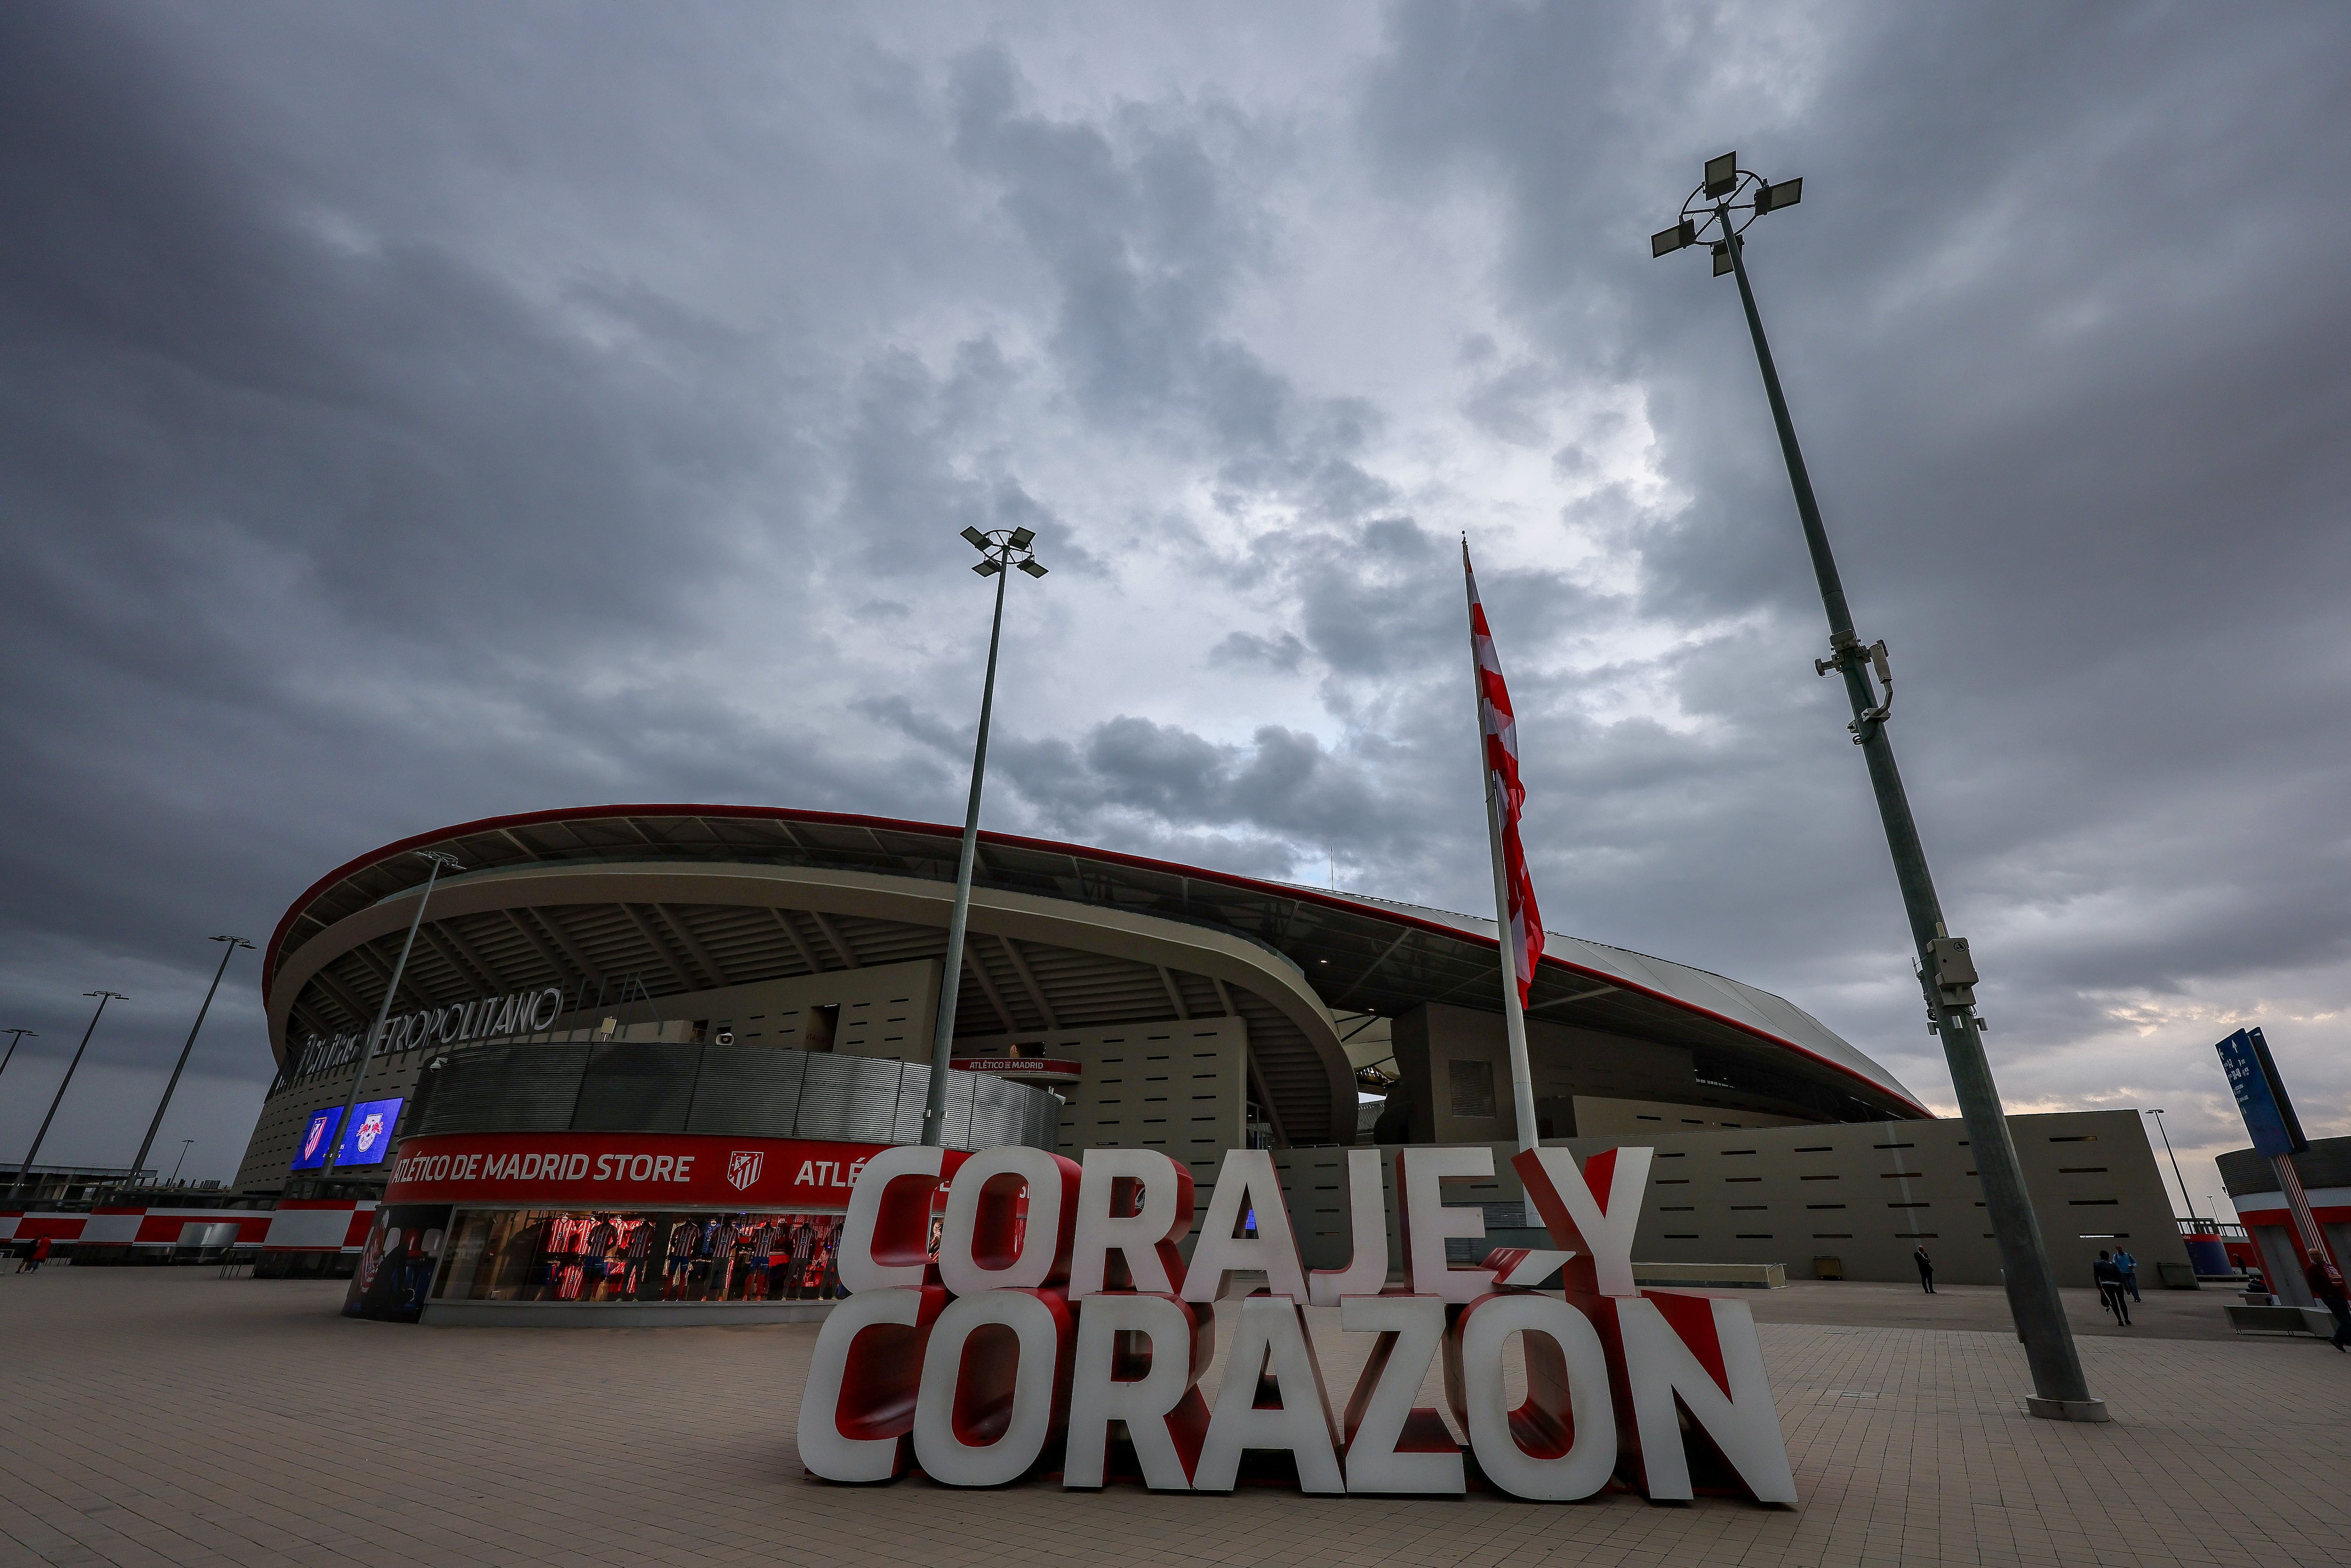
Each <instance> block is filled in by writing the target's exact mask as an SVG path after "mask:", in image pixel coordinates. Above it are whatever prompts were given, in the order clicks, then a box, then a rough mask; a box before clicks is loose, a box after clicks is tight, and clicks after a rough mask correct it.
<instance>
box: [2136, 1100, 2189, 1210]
mask: <svg viewBox="0 0 2351 1568" xmlns="http://www.w3.org/2000/svg"><path fill="white" fill-rule="evenodd" d="M2147 1114H2148V1115H2150V1116H2152V1117H2154V1118H2155V1130H2156V1131H2157V1132H2158V1133H2162V1134H2163V1152H2164V1153H2165V1154H2167V1155H2170V1156H2171V1175H2172V1178H2173V1179H2174V1180H2176V1181H2178V1182H2179V1201H2180V1202H2182V1203H2184V1204H2186V1205H2187V1206H2188V1220H2189V1224H2191V1225H2195V1224H2201V1223H2202V1221H2200V1220H2199V1219H2198V1218H2196V1200H2195V1199H2194V1198H2192V1197H2189V1196H2188V1178H2187V1177H2186V1176H2183V1175H2181V1174H2180V1170H2179V1153H2178V1152H2177V1151H2176V1150H2174V1149H2173V1148H2172V1146H2171V1134H2169V1133H2168V1132H2166V1131H2165V1129H2164V1125H2163V1113H2162V1112H2160V1111H2149V1112H2148V1113H2147Z"/></svg>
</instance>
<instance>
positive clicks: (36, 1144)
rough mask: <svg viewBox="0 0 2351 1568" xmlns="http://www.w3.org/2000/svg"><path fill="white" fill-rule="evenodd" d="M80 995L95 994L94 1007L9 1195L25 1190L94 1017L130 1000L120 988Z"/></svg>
mask: <svg viewBox="0 0 2351 1568" xmlns="http://www.w3.org/2000/svg"><path fill="white" fill-rule="evenodd" d="M82 995H83V996H85V997H96V998H98V1009H97V1010H96V1011H95V1012H92V1013H91V1014H90V1015H89V1028H88V1029H86V1030H82V1031H81V1043H80V1044H79V1045H78V1046H75V1047H74V1053H73V1060H72V1061H68V1062H67V1063H66V1075H65V1078H64V1079H63V1081H61V1082H59V1083H58V1084H57V1097H56V1098H55V1099H53V1100H51V1101H50V1102H49V1113H48V1114H47V1115H46V1116H44V1117H42V1118H41V1130H40V1131H39V1132H37V1133H36V1134H33V1146H32V1147H31V1148H29V1149H27V1150H26V1151H25V1163H24V1164H23V1165H20V1166H17V1167H16V1181H15V1182H13V1183H12V1184H10V1186H9V1187H8V1196H9V1197H11V1198H14V1197H16V1195H17V1194H18V1193H20V1192H22V1191H24V1190H25V1176H26V1173H27V1172H29V1171H30V1170H31V1169H32V1168H33V1162H34V1161H35V1160H37V1159H38V1158H40V1155H41V1140H43V1139H44V1138H47V1136H48V1135H49V1124H50V1123H51V1122H54V1121H56V1120H57V1107H58V1106H59V1105H62V1104H64V1103H65V1098H66V1085H67V1084H68V1083H71V1082H73V1075H74V1069H75V1068H77V1067H79V1066H80V1065H81V1053H82V1052H83V1051H88V1050H89V1037H90V1036H91V1035H94V1034H96V1033H97V1032H98V1020H99V1019H101V1018H103V1017H105V1016H106V1004H107V1003H109V1002H127V1001H129V1000H130V999H131V998H129V997H126V996H124V995H123V994H122V993H121V992H120V991H84V992H83V993H82ZM28 1032H29V1031H28Z"/></svg>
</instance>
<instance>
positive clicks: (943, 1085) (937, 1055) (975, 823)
mask: <svg viewBox="0 0 2351 1568" xmlns="http://www.w3.org/2000/svg"><path fill="white" fill-rule="evenodd" d="M963 537H964V538H965V539H966V540H967V541H968V542H969V543H970V545H971V547H972V549H976V550H977V551H978V552H979V553H980V555H981V557H982V558H983V559H981V561H980V563H979V564H978V565H977V566H975V567H973V568H972V569H971V570H974V571H976V572H977V573H978V574H979V575H980V576H982V577H992V578H994V579H996V619H995V621H994V622H991V623H990V625H989V627H988V632H987V679H986V680H985V681H984V682H983V683H982V684H981V685H980V689H979V741H978V744H977V745H976V746H975V747H973V748H972V754H971V799H970V801H969V802H968V803H967V805H966V806H965V808H964V813H963V852H962V853H961V854H959V855H957V856H956V888H955V906H954V908H953V909H952V910H951V911H950V912H949V914H948V915H947V951H946V967H945V968H944V969H942V970H941V971H940V972H939V1009H938V1025H937V1027H936V1028H935V1029H934V1030H932V1033H931V1092H930V1096H929V1098H928V1099H927V1100H925V1102H924V1103H923V1143H924V1144H925V1145H926V1146H936V1145H939V1144H940V1143H942V1142H944V1141H945V1134H946V1122H947V1071H948V1070H947V1062H948V1061H949V1060H950V1059H951V1058H952V1057H953V1056H954V1055H955V1026H956V993H957V992H958V991H959V990H961V988H962V987H963V941H964V931H965V928H966V927H967V926H968V925H970V923H971V870H972V863H973V862H975V861H976V860H977V858H978V855H979V790H980V786H981V784H982V783H984V782H985V781H986V779H987V721H988V719H989V718H990V717H991V716H993V715H994V713H995V709H996V653H997V648H998V645H999V644H1000V643H1002V642H1003V640H1004V585H1005V584H1006V583H1007V582H1008V581H1010V580H1011V575H1010V574H1009V573H1008V572H1007V571H1006V570H1004V569H1005V568H1006V567H1008V566H1011V567H1019V569H1020V570H1022V571H1025V572H1027V573H1028V574H1029V576H1031V577H1042V576H1044V575H1045V568H1044V567H1043V565H1041V564H1040V562H1039V561H1038V559H1037V558H1036V556H1035V555H1034V554H1033V553H1032V552H1031V551H1030V549H1029V546H1030V545H1032V544H1034V543H1035V542H1036V540H1037V534H1036V531H1035V530H1034V529H1032V528H1009V529H1007V528H998V529H997V530H996V531H995V532H993V533H986V534H983V533H981V532H980V531H979V530H978V529H977V528H966V529H964V531H963Z"/></svg>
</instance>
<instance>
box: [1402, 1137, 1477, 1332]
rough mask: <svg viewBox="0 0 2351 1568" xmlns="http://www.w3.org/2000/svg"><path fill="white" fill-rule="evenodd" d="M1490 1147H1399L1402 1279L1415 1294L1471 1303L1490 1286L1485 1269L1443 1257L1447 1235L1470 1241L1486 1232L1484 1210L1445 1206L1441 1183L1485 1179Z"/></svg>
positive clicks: (1441, 1299)
mask: <svg viewBox="0 0 2351 1568" xmlns="http://www.w3.org/2000/svg"><path fill="white" fill-rule="evenodd" d="M1493 1175H1494V1151H1493V1150H1491V1149H1489V1148H1487V1147H1485V1146H1483V1145H1471V1146H1470V1147H1468V1148H1458V1149H1398V1150H1397V1151H1396V1196H1397V1197H1398V1198H1399V1199H1400V1200H1401V1201H1402V1203H1403V1206H1404V1266H1405V1278H1406V1279H1407V1280H1409V1281H1411V1282H1412V1291H1413V1293H1414V1294H1415V1295H1418V1296H1435V1297H1436V1298H1437V1299H1438V1300H1439V1301H1476V1300H1477V1299H1478V1298H1479V1297H1480V1296H1482V1295H1484V1294H1485V1293H1486V1292H1487V1291H1490V1290H1492V1289H1493V1288H1494V1271H1493V1270H1490V1269H1477V1268H1472V1269H1456V1268H1453V1267H1451V1266H1449V1265H1448V1264H1447V1262H1446V1260H1445V1241H1446V1239H1447V1237H1451V1236H1466V1237H1468V1238H1470V1239H1472V1240H1475V1239H1479V1238H1480V1237H1483V1236H1484V1235H1485V1234H1486V1216H1485V1213H1484V1211H1483V1210H1481V1209H1478V1208H1473V1207H1469V1206H1468V1205H1467V1204H1464V1205H1461V1206H1459V1207H1451V1208H1448V1207H1446V1205H1445V1197H1444V1188H1443V1186H1441V1185H1440V1184H1441V1183H1444V1182H1446V1181H1489V1180H1491V1179H1492V1178H1493Z"/></svg>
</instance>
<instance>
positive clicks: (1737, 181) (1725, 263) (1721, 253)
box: [1649, 152, 1804, 277]
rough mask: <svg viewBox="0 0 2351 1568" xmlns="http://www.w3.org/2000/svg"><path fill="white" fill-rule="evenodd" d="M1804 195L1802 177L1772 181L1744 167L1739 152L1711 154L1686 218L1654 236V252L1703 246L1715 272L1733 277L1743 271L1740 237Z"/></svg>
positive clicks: (1651, 245)
mask: <svg viewBox="0 0 2351 1568" xmlns="http://www.w3.org/2000/svg"><path fill="white" fill-rule="evenodd" d="M1803 199H1804V182H1803V181H1802V179H1794V180H1782V181H1781V182H1780V183H1777V184H1773V183H1771V181H1769V180H1766V179H1764V178H1763V177H1762V176H1761V175H1759V174H1757V173H1755V172H1753V171H1752V170H1748V169H1741V168H1740V166H1739V158H1738V154H1736V153H1732V152H1726V153H1724V154H1723V155H1722V156H1721V157H1719V158H1709V159H1708V160H1707V164H1706V178H1705V179H1704V180H1702V181H1700V182H1699V183H1698V189H1696V190H1694V191H1692V192H1691V193H1689V199H1688V200H1687V201H1686V202H1684V203H1683V204H1682V215H1681V221H1680V222H1679V223H1677V224H1676V225H1674V226H1673V227H1671V228H1669V229H1659V230H1658V231H1657V232H1656V234H1653V235H1650V236H1649V256H1650V257H1651V258H1652V259H1656V258H1658V257H1661V256H1671V255H1673V254H1674V253H1675V252H1676V251H1678V250H1687V249H1689V248H1690V247H1691V246H1698V245H1703V246H1706V248H1707V252H1708V255H1709V256H1712V257H1713V260H1714V276H1715V277H1729V276H1730V275H1731V274H1732V273H1734V272H1736V271H1738V270H1739V264H1738V263H1737V262H1735V261H1733V260H1732V259H1731V256H1730V249H1731V246H1735V245H1738V244H1739V243H1740V237H1739V236H1740V235H1742V234H1744V233H1745V232H1746V231H1747V226H1748V225H1750V224H1751V223H1753V222H1754V221H1755V220H1756V219H1757V218H1760V217H1761V216H1762V215H1763V214H1765V213H1776V212H1778V211H1779V210H1780V209H1781V208H1782V207H1792V206H1794V205H1795V204H1797V203H1798V202H1800V201H1802V200H1803Z"/></svg>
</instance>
